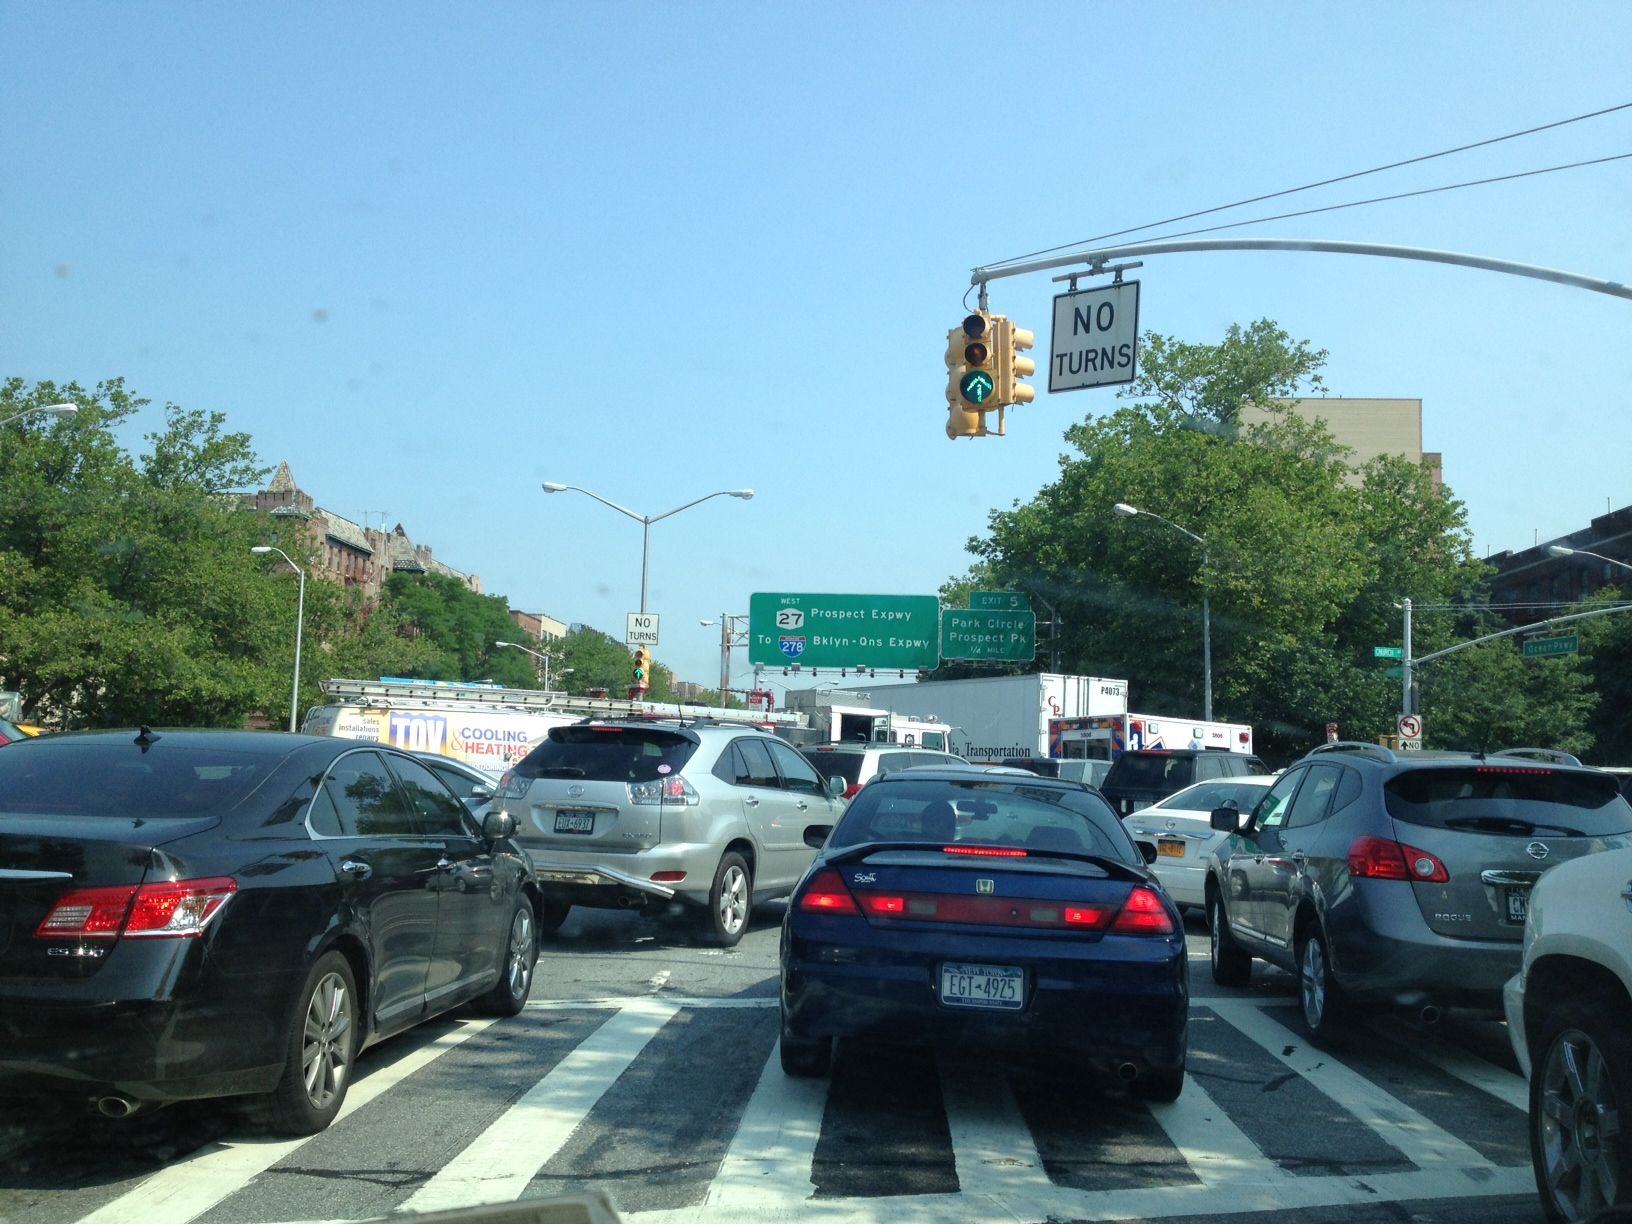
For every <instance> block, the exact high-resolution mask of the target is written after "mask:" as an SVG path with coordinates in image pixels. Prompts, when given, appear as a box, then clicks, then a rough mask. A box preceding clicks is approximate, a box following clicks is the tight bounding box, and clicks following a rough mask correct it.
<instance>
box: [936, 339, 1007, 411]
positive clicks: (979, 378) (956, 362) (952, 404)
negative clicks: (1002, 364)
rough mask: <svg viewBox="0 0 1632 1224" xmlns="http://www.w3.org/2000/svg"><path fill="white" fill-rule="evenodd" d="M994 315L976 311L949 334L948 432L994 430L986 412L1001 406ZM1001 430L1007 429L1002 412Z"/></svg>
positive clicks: (947, 359) (947, 357) (947, 360)
mask: <svg viewBox="0 0 1632 1224" xmlns="http://www.w3.org/2000/svg"><path fill="white" fill-rule="evenodd" d="M992 340H993V332H992V317H991V316H990V315H988V314H985V313H976V314H972V315H970V316H969V317H968V318H966V319H964V321H963V324H962V325H961V326H959V327H954V328H953V329H952V330H951V331H949V332H947V334H946V405H947V415H946V436H947V437H949V438H979V437H984V436H985V435H986V434H988V433H990V432H992V431H991V430H988V429H987V428H986V418H985V415H984V414H985V413H987V412H990V411H991V410H992V408H994V407H996V406H997V401H996V399H995V395H996V392H997V361H996V358H997V354H996V353H995V352H994V351H993V348H992ZM996 432H997V433H999V434H1001V433H1002V432H1003V420H1002V416H1001V415H999V417H998V424H997V431H996Z"/></svg>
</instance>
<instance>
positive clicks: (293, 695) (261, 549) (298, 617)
mask: <svg viewBox="0 0 1632 1224" xmlns="http://www.w3.org/2000/svg"><path fill="white" fill-rule="evenodd" d="M249 551H250V552H252V553H262V554H264V553H277V554H278V556H280V557H282V558H283V559H284V560H285V561H288V562H289V568H290V569H292V570H294V571H295V573H297V574H299V575H300V593H299V595H298V596H296V599H295V680H294V684H293V685H292V686H291V687H290V690H289V730H291V731H293V730H294V729H295V711H296V710H298V709H299V708H300V630H301V626H302V622H304V621H305V619H306V571H305V570H303V569H301V568H300V566H298V565H296V564H295V563H294V561H293V560H291V559H290V556H289V554H288V553H286V552H284V551H283V549H281V548H274V547H273V546H272V545H270V544H257V545H255V547H253V548H251V549H250V550H249Z"/></svg>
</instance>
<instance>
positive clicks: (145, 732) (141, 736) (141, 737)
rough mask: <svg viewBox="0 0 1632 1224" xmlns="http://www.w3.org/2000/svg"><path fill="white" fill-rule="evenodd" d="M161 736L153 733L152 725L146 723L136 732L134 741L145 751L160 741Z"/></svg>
mask: <svg viewBox="0 0 1632 1224" xmlns="http://www.w3.org/2000/svg"><path fill="white" fill-rule="evenodd" d="M161 738H162V737H161V736H158V735H155V734H154V733H153V728H152V727H149V726H145V725H144V726H143V727H142V729H141V730H140V731H138V732H137V733H136V739H135V741H134V743H135V744H136V746H137V747H138V748H140V749H141V750H142V751H143V752H146V751H147V750H148V749H149V748H151V747H153V745H154V744H156V743H158V742H159V740H160V739H161Z"/></svg>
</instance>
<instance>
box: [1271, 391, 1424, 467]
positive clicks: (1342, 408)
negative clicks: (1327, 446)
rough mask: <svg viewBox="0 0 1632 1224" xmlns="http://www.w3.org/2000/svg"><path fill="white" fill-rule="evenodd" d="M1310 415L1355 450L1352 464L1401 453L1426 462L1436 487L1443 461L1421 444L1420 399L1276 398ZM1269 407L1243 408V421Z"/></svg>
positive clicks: (1419, 461) (1413, 459)
mask: <svg viewBox="0 0 1632 1224" xmlns="http://www.w3.org/2000/svg"><path fill="white" fill-rule="evenodd" d="M1278 402H1280V403H1281V404H1291V405H1293V407H1294V411H1296V412H1297V414H1298V415H1299V416H1301V417H1304V418H1306V419H1308V420H1319V421H1324V422H1326V426H1327V428H1329V429H1330V430H1331V431H1332V433H1333V435H1334V436H1335V437H1336V438H1337V440H1338V441H1339V442H1341V443H1342V444H1343V445H1344V446H1347V447H1348V448H1349V449H1350V450H1351V451H1353V452H1354V453H1353V454H1352V455H1351V456H1350V457H1349V463H1350V465H1351V466H1353V467H1356V468H1358V467H1361V466H1363V465H1364V464H1365V462H1366V461H1367V460H1368V459H1374V458H1376V457H1377V456H1378V455H1401V456H1403V457H1404V458H1406V459H1409V460H1410V461H1411V462H1412V463H1426V464H1428V467H1429V469H1430V471H1431V472H1432V473H1433V478H1434V488H1436V489H1437V488H1439V485H1440V481H1441V479H1442V468H1443V462H1442V458H1441V455H1440V452H1438V451H1425V450H1423V449H1422V401H1421V400H1420V399H1351V398H1348V397H1347V396H1331V397H1323V398H1313V399H1300V400H1280V401H1278ZM1269 417H1270V410H1269V409H1267V408H1264V407H1262V406H1260V405H1258V404H1247V405H1245V406H1244V407H1242V409H1241V424H1242V425H1256V424H1261V423H1263V422H1265V421H1267V420H1268V419H1269Z"/></svg>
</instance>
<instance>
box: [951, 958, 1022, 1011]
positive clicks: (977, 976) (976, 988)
mask: <svg viewBox="0 0 1632 1224" xmlns="http://www.w3.org/2000/svg"><path fill="white" fill-rule="evenodd" d="M1025 985H1026V974H1025V970H1023V969H1021V968H1020V967H1019V966H1018V965H962V964H953V963H951V962H948V963H946V964H944V965H942V966H941V1002H942V1003H945V1004H948V1005H949V1006H952V1007H977V1008H990V1009H993V1010H996V1011H1019V1010H1020V1009H1021V1008H1022V1007H1024V1006H1025V1005H1026V998H1025Z"/></svg>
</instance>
